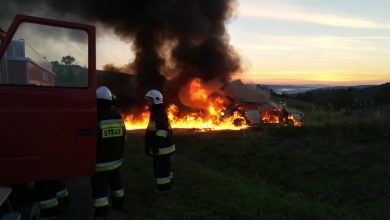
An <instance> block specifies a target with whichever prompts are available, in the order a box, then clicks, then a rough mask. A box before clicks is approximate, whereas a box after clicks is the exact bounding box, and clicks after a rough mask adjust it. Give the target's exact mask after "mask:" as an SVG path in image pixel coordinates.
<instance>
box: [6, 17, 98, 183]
mask: <svg viewBox="0 0 390 220" xmlns="http://www.w3.org/2000/svg"><path fill="white" fill-rule="evenodd" d="M0 58H1V63H2V71H1V75H0V103H1V104H0V185H6V184H14V183H21V182H26V181H36V180H45V179H56V178H65V177H72V176H83V175H90V174H92V173H93V171H94V166H95V140H96V95H95V89H96V85H95V84H96V82H95V28H94V27H93V26H89V25H82V24H75V23H69V22H63V21H56V20H50V19H42V18H36V17H29V16H17V17H16V19H15V20H14V22H13V23H12V25H11V26H10V28H9V29H8V31H7V34H6V38H5V39H3V41H2V43H1V46H0Z"/></svg>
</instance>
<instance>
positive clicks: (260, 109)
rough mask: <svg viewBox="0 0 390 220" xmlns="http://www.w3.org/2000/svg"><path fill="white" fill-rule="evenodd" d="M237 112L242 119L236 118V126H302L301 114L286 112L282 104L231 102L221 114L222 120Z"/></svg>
mask: <svg viewBox="0 0 390 220" xmlns="http://www.w3.org/2000/svg"><path fill="white" fill-rule="evenodd" d="M234 112H238V113H239V114H240V115H241V116H242V118H236V119H235V120H234V121H233V123H234V125H236V126H240V125H243V124H247V125H249V126H260V125H262V124H279V125H282V126H302V123H303V113H301V112H299V111H287V110H286V108H285V107H284V104H283V103H280V104H279V105H275V104H273V103H270V102H264V101H263V102H233V103H232V104H231V105H230V106H229V107H228V108H227V109H225V110H223V111H222V113H221V116H222V119H223V118H226V117H230V116H231V115H232V114H233V113H234Z"/></svg>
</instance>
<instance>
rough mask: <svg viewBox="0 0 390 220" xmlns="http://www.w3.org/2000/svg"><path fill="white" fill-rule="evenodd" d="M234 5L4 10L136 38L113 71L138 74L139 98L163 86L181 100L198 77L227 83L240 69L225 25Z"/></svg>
mask: <svg viewBox="0 0 390 220" xmlns="http://www.w3.org/2000/svg"><path fill="white" fill-rule="evenodd" d="M235 5H236V0H165V1H161V0H112V1H107V0H105V1H103V0H67V1H63V0H36V1H31V0H12V1H11V0H2V3H1V8H3V9H6V10H7V11H3V10H1V13H0V14H2V15H1V16H2V18H3V17H4V18H5V17H7V16H6V14H7V15H9V16H8V17H12V16H13V14H15V13H23V12H24V10H25V11H26V12H29V13H28V14H29V15H43V14H45V15H46V16H45V17H54V18H62V19H63V18H64V17H65V18H71V19H72V20H73V21H75V20H76V21H78V22H84V21H85V22H88V23H92V24H103V25H104V26H106V27H109V28H113V29H114V31H115V33H116V34H117V35H119V36H120V37H121V38H123V39H126V40H129V39H130V40H131V41H132V42H133V48H132V49H133V52H134V53H135V55H136V57H135V60H134V61H133V62H132V63H129V64H128V65H127V66H125V67H119V68H118V67H113V66H110V68H109V69H110V70H113V69H119V70H120V71H121V72H128V73H135V74H136V79H137V84H136V85H137V86H136V87H137V88H136V90H135V91H136V93H138V94H139V96H140V97H143V94H144V93H145V92H146V91H147V90H149V89H160V90H162V91H164V92H165V93H166V94H168V97H171V98H172V99H173V98H176V99H177V93H178V91H179V90H180V87H181V86H182V85H185V84H187V83H188V82H189V80H191V79H193V78H194V77H198V78H201V79H202V80H203V81H206V82H207V81H210V80H218V81H220V82H221V83H222V84H226V83H227V82H229V81H230V77H231V75H232V74H234V73H237V72H240V70H241V67H240V59H239V56H238V55H237V53H236V52H235V51H234V49H233V48H232V46H231V45H229V36H228V34H227V32H226V28H225V24H226V22H228V21H229V19H231V18H232V16H233V11H234V7H235ZM3 13H4V14H3ZM32 13H33V14H32ZM8 17H7V18H8ZM8 19H9V18H8ZM104 52H105V53H109V52H110V51H104ZM98 53H99V51H98ZM168 79H169V80H168Z"/></svg>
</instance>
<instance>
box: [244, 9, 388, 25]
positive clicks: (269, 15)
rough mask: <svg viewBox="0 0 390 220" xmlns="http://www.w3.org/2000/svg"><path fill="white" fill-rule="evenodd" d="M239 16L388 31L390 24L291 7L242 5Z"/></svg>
mask: <svg viewBox="0 0 390 220" xmlns="http://www.w3.org/2000/svg"><path fill="white" fill-rule="evenodd" d="M239 15H240V16H247V17H255V18H265V19H274V20H283V21H294V22H306V23H314V24H321V25H327V26H335V27H348V28H361V29H384V30H390V23H379V22H375V21H371V20H368V19H364V18H356V17H347V16H340V15H334V14H328V13H323V12H318V11H313V10H310V11H309V9H307V8H300V7H296V6H291V5H285V4H283V5H280V4H273V5H272V4H242V5H240V12H239Z"/></svg>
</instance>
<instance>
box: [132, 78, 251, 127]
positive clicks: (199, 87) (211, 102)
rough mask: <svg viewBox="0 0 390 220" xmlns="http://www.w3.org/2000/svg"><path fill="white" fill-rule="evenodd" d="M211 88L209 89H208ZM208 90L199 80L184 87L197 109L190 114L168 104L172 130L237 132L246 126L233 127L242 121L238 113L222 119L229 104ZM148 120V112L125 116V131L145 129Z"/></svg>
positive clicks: (186, 94) (196, 79) (211, 90)
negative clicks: (235, 121) (223, 112)
mask: <svg viewBox="0 0 390 220" xmlns="http://www.w3.org/2000/svg"><path fill="white" fill-rule="evenodd" d="M210 88H211V87H210ZM210 88H209V89H208V88H207V85H203V82H202V80H201V79H199V78H195V79H193V80H192V81H191V82H190V83H189V84H188V85H187V86H186V87H185V96H188V97H187V98H188V99H189V100H187V102H190V103H191V104H193V105H195V106H197V107H198V108H199V109H197V110H194V111H192V112H181V111H180V109H179V107H178V106H176V105H174V104H169V105H168V107H167V115H168V118H169V120H170V123H171V126H172V128H190V129H192V128H195V129H199V130H239V129H242V128H245V127H248V126H247V125H240V126H235V125H234V124H233V122H234V120H236V119H243V118H242V116H240V115H239V114H238V113H235V114H233V115H232V116H231V117H228V118H223V119H222V117H221V116H222V110H224V109H225V108H226V106H227V105H228V104H229V103H228V101H227V100H226V98H224V97H222V96H211V94H212V93H213V92H214V91H213V89H210ZM148 120H149V112H148V111H146V109H145V111H144V112H142V113H141V114H140V115H139V116H135V115H134V114H130V115H127V116H125V125H126V129H127V130H134V129H145V128H146V127H147V124H148Z"/></svg>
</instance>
